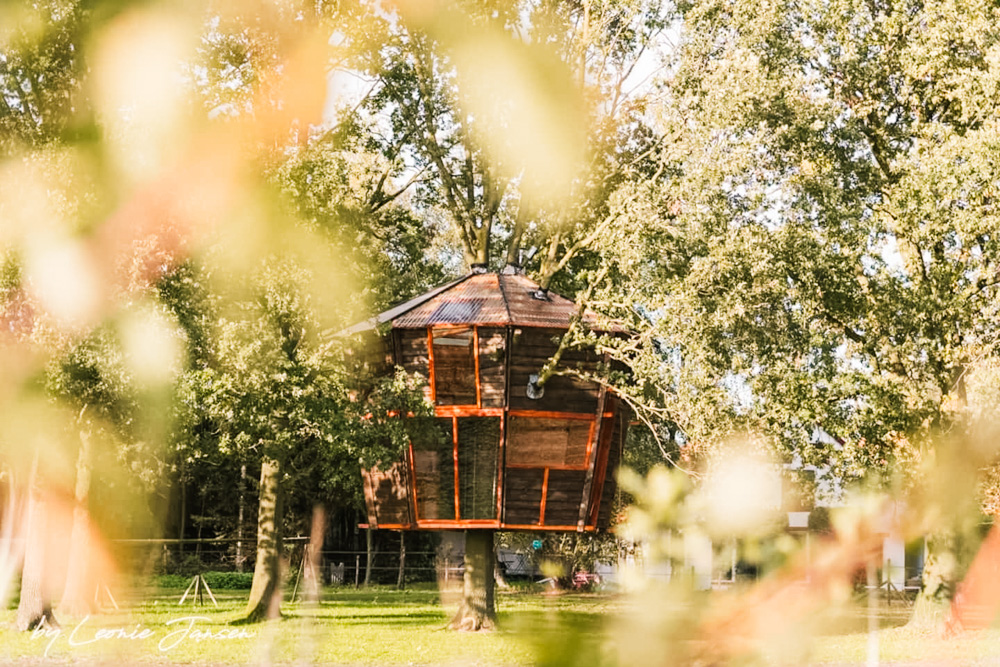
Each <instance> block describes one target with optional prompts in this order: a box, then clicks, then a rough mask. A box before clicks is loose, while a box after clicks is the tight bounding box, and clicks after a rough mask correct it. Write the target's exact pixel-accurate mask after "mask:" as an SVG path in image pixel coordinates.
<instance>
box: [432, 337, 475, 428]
mask: <svg viewBox="0 0 1000 667" xmlns="http://www.w3.org/2000/svg"><path fill="white" fill-rule="evenodd" d="M467 327H468V325H454V326H441V325H439V326H436V327H428V328H427V365H428V369H427V375H428V378H429V382H430V386H431V400H433V402H434V407H435V409H436V410H437V409H440V408H451V409H466V410H468V409H482V407H483V388H482V379H481V377H480V373H479V325H476V324H474V325H472V359H473V367H474V372H475V382H476V403H475V405H473V404H471V403H470V404H468V405H446V406H445V405H442V406H438V404H437V402H438V396H437V373H436V372H435V369H434V332H435V331H437V332H441V333H445V332H447V331H449V330H455V331H457V330H461V329H466V328H467Z"/></svg>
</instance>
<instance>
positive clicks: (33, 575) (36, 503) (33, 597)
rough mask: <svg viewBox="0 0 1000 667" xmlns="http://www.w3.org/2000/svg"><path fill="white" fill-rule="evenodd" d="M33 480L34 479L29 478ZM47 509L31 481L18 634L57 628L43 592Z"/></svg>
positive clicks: (57, 625) (49, 601)
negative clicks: (38, 629) (41, 627)
mask: <svg viewBox="0 0 1000 667" xmlns="http://www.w3.org/2000/svg"><path fill="white" fill-rule="evenodd" d="M32 478H34V475H32ZM48 523H49V521H48V508H47V506H46V501H45V499H44V498H43V497H42V494H41V491H40V490H39V489H38V487H37V481H36V480H35V479H32V481H31V490H30V491H29V498H28V522H27V535H26V536H25V542H26V544H25V550H24V567H23V569H22V570H21V599H20V600H19V601H18V604H17V618H16V621H15V624H16V626H17V629H18V630H22V631H23V630H34V629H35V628H37V627H39V626H40V625H42V624H44V625H45V626H47V627H52V628H57V627H59V623H58V622H57V621H56V619H55V616H54V615H53V614H52V603H51V600H50V599H49V592H48V590H46V589H47V585H46V584H47V582H46V581H45V575H46V569H47V568H46V560H47V557H48V554H46V553H45V546H46V542H47V537H48V531H49V528H50V527H49V525H48Z"/></svg>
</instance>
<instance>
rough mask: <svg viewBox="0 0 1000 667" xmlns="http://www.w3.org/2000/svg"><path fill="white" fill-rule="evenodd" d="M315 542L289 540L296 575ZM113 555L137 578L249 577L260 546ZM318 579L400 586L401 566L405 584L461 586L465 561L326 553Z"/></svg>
mask: <svg viewBox="0 0 1000 667" xmlns="http://www.w3.org/2000/svg"><path fill="white" fill-rule="evenodd" d="M308 541H309V538H307V537H289V538H285V539H284V540H283V542H284V549H283V551H284V557H285V559H286V566H287V569H288V571H289V572H290V573H291V575H290V576H294V573H295V572H297V571H299V570H300V569H301V568H302V567H303V555H304V553H305V549H306V545H307V544H308ZM113 549H114V550H115V552H116V555H117V556H118V558H119V562H120V563H122V565H123V566H124V567H126V568H128V569H130V570H131V571H132V572H136V573H145V574H183V575H195V574H199V573H201V572H207V571H211V570H219V571H247V572H250V571H252V570H253V567H254V556H255V553H256V542H255V541H254V540H235V539H231V538H219V539H202V540H194V539H191V540H179V539H135V540H115V541H113ZM320 556H321V557H320V561H319V564H318V569H317V572H316V573H317V574H318V575H319V577H320V579H321V581H322V582H323V583H325V584H333V585H361V584H363V583H377V584H387V583H392V584H395V583H397V582H398V581H399V576H400V560H401V557H402V561H403V562H402V569H403V577H404V581H407V582H413V581H443V582H445V583H448V582H451V581H460V580H461V578H462V575H463V573H464V564H463V560H462V557H461V555H456V554H454V553H450V552H449V551H448V550H442V549H439V550H435V551H428V550H416V551H411V550H409V549H407V550H406V551H405V552H400V551H399V550H398V548H397V549H393V550H389V549H385V548H382V549H375V550H373V551H372V552H371V553H370V554H369V552H368V551H360V550H322V551H321V552H320Z"/></svg>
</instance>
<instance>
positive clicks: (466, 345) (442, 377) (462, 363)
mask: <svg viewBox="0 0 1000 667" xmlns="http://www.w3.org/2000/svg"><path fill="white" fill-rule="evenodd" d="M431 336H432V338H431V340H432V341H433V349H432V350H431V354H432V355H433V359H434V394H435V400H436V402H437V404H438V405H477V403H478V401H477V397H476V350H475V347H474V343H475V333H474V331H473V330H472V328H471V327H465V328H461V329H445V330H440V331H433V332H432V334H431Z"/></svg>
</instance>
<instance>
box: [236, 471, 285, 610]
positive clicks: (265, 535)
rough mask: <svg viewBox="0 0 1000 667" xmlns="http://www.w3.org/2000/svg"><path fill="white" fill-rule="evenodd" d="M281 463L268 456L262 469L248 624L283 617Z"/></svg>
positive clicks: (248, 604) (248, 605)
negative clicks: (255, 558)
mask: <svg viewBox="0 0 1000 667" xmlns="http://www.w3.org/2000/svg"><path fill="white" fill-rule="evenodd" d="M281 496H282V494H281V462H280V461H279V460H277V459H273V458H270V457H267V456H265V457H264V460H263V462H262V463H261V468H260V509H259V511H258V514H257V562H256V564H255V565H254V570H253V584H252V585H251V587H250V600H249V602H248V603H247V613H246V617H245V619H244V621H245V622H247V623H256V622H258V621H262V620H266V619H271V618H277V617H279V616H280V615H281V593H282V590H281V589H282V587H281V521H282V511H283V507H282V504H283V503H282V497H281Z"/></svg>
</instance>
